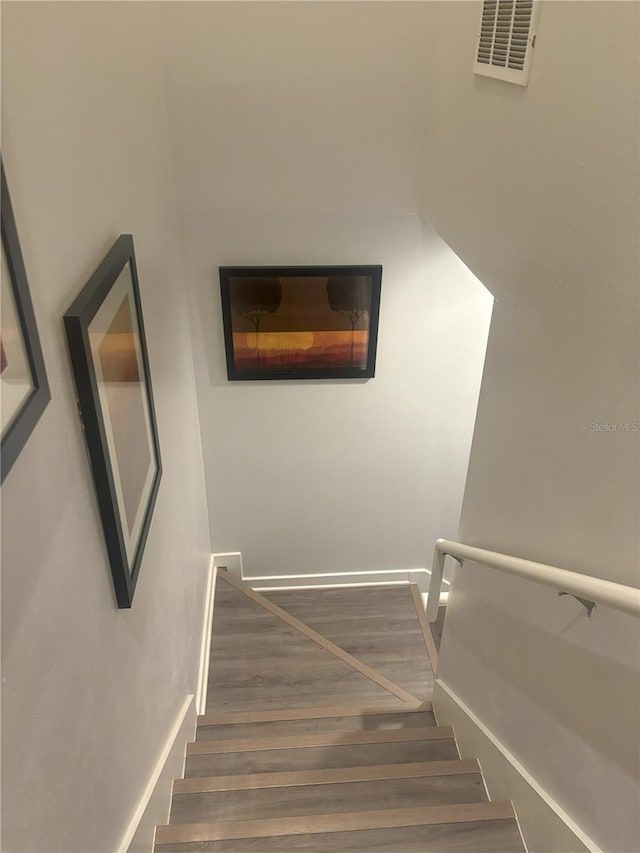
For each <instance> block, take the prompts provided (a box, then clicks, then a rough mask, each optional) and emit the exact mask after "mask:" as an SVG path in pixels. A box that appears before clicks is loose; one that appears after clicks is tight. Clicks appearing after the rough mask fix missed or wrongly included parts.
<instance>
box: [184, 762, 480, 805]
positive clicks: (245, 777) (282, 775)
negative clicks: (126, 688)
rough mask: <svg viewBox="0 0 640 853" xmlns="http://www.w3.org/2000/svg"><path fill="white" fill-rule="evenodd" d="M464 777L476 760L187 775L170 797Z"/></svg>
mask: <svg viewBox="0 0 640 853" xmlns="http://www.w3.org/2000/svg"><path fill="white" fill-rule="evenodd" d="M465 774H466V775H468V774H480V764H479V763H478V760H477V759H476V758H465V759H460V758H458V759H450V760H447V761H418V762H411V763H406V764H375V765H363V766H360V767H336V768H330V769H327V768H322V769H318V770H286V771H277V772H272V773H245V774H237V775H229V776H191V777H189V778H187V779H176V780H175V781H174V783H173V794H174V795H176V796H177V795H182V796H187V795H189V794H206V793H215V792H221V791H243V790H253V789H257V788H292V787H296V786H302V785H332V784H340V783H348V782H375V781H383V780H385V779H415V778H419V777H433V776H457V775H465Z"/></svg>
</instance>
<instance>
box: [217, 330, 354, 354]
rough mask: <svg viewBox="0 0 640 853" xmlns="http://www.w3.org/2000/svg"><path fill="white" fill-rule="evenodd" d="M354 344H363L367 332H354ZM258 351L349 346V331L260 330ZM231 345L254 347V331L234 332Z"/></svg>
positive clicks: (237, 347) (243, 347)
mask: <svg viewBox="0 0 640 853" xmlns="http://www.w3.org/2000/svg"><path fill="white" fill-rule="evenodd" d="M353 334H354V337H353V340H354V342H355V344H356V345H358V344H360V345H363V344H364V345H365V346H366V344H367V343H368V340H369V333H368V332H354V333H353ZM259 339H260V351H261V352H264V353H267V352H277V351H278V350H280V351H283V350H284V351H292V350H294V351H295V350H298V351H299V350H303V351H306V350H310V349H313V348H314V347H321V348H322V347H326V346H350V345H351V332H350V331H349V332H260V333H259ZM233 345H234V348H235V349H236V350H239V349H251V350H254V349H255V348H256V333H255V332H234V333H233Z"/></svg>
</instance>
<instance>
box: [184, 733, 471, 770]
mask: <svg viewBox="0 0 640 853" xmlns="http://www.w3.org/2000/svg"><path fill="white" fill-rule="evenodd" d="M459 757H460V756H459V755H458V750H457V747H456V744H455V741H454V739H453V738H445V739H443V740H419V741H396V742H393V741H391V742H388V741H387V742H385V743H356V744H344V743H341V744H337V745H335V746H324V747H310V748H297V749H265V750H258V751H256V752H227V753H224V752H218V753H213V754H206V755H187V758H186V764H185V774H184V775H185V776H229V775H235V774H238V773H273V772H281V771H286V770H319V769H323V768H327V769H329V768H337V767H356V766H371V765H376V764H408V763H413V762H416V761H452V760H455V759H457V758H459Z"/></svg>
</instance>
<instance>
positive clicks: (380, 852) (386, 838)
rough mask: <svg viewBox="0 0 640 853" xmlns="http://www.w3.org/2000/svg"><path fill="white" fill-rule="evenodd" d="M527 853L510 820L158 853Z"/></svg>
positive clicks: (173, 847)
mask: <svg viewBox="0 0 640 853" xmlns="http://www.w3.org/2000/svg"><path fill="white" fill-rule="evenodd" d="M302 850H303V851H305V853H525V849H524V846H523V844H522V840H521V838H520V834H519V832H518V828H517V826H516V822H515V821H514V820H486V821H467V822H465V823H439V824H433V825H427V826H412V827H399V828H393V829H369V830H363V831H355V832H342V833H340V834H339V835H336V833H332V832H329V833H322V834H315V835H293V836H288V837H286V836H285V837H282V836H280V837H270V838H244V839H240V840H238V841H233V840H231V841H209V842H207V841H197V842H195V843H191V844H190V843H186V844H168V845H165V844H163V845H162V846H159V847H156V852H157V853H289V851H291V853H294V851H295V853H299V851H302Z"/></svg>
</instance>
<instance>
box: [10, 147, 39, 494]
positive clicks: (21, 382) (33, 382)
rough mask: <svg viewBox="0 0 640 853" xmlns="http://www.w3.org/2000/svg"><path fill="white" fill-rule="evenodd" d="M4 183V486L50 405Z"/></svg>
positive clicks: (31, 306) (22, 262)
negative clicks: (14, 464) (5, 480)
mask: <svg viewBox="0 0 640 853" xmlns="http://www.w3.org/2000/svg"><path fill="white" fill-rule="evenodd" d="M0 172H1V179H2V276H1V279H0V282H1V287H2V297H1V298H2V304H1V309H2V314H1V316H2V329H1V331H0V389H1V394H2V449H1V454H0V456H1V460H2V462H1V469H2V482H4V479H5V477H6V476H7V474H8V473H9V471H10V470H11V467H12V466H13V463H14V462H15V461H16V459H17V458H18V455H19V454H20V451H21V450H22V448H23V447H24V444H25V442H26V441H27V439H28V438H29V436H30V435H31V432H32V431H33V429H34V427H35V425H36V424H37V422H38V420H39V419H40V416H41V415H42V413H43V411H44V410H45V407H46V405H47V403H48V402H49V400H50V399H51V394H50V392H49V383H48V382H47V373H46V370H45V366H44V359H43V357H42V348H41V346H40V337H39V335H38V328H37V326H36V318H35V314H34V312H33V304H32V302H31V294H30V292H29V283H28V281H27V273H26V270H25V266H24V260H23V258H22V251H21V249H20V241H19V239H18V230H17V228H16V223H15V219H14V216H13V207H12V205H11V197H10V195H9V187H8V185H7V179H6V175H5V171H4V163H3V162H0Z"/></svg>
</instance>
